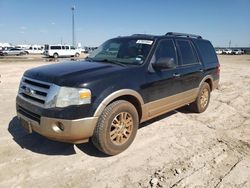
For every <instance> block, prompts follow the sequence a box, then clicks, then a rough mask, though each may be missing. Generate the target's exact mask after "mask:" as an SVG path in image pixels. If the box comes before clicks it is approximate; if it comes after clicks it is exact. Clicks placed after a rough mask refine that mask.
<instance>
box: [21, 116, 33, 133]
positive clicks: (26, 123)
mask: <svg viewBox="0 0 250 188" xmlns="http://www.w3.org/2000/svg"><path fill="white" fill-rule="evenodd" d="M20 122H21V125H22V127H23V128H24V129H25V130H26V131H28V132H29V133H32V127H31V122H30V121H26V120H24V119H23V118H20Z"/></svg>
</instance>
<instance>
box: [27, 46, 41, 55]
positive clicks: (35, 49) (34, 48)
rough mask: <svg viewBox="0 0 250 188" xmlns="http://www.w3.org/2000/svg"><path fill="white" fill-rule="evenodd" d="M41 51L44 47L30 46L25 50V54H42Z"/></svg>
mask: <svg viewBox="0 0 250 188" xmlns="http://www.w3.org/2000/svg"><path fill="white" fill-rule="evenodd" d="M43 52H44V47H43V46H37V45H34V46H31V47H29V48H28V49H26V50H25V53H26V54H42V53H43Z"/></svg>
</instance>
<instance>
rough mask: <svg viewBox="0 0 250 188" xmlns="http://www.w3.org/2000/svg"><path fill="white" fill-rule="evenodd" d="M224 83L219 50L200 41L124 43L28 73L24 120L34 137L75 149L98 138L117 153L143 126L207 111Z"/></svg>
mask: <svg viewBox="0 0 250 188" xmlns="http://www.w3.org/2000/svg"><path fill="white" fill-rule="evenodd" d="M219 77H220V64H219V62H218V58H217V55H216V53H215V50H214V47H213V46H212V44H211V43H210V42H209V41H208V40H205V39H202V37H201V36H197V35H192V34H182V33H172V32H171V33H167V34H166V35H162V36H153V35H132V36H127V37H118V38H113V39H110V40H108V41H106V42H105V43H103V44H102V45H101V46H100V47H98V49H96V50H95V51H93V53H91V54H90V56H89V57H88V58H87V59H86V60H84V61H78V62H67V63H60V64H53V65H47V66H41V67H37V68H34V69H30V70H27V71H26V72H25V73H24V75H23V77H22V80H21V83H20V87H19V91H18V95H17V98H16V107H17V116H18V119H19V120H20V122H21V125H22V126H23V127H24V128H25V129H27V130H28V131H29V132H30V133H32V132H33V131H34V132H38V133H39V134H41V135H44V136H46V137H48V138H50V139H54V140H58V141H63V142H71V143H83V142H87V141H88V140H89V139H90V138H91V140H92V142H93V143H94V145H95V146H96V147H97V148H98V149H99V150H100V151H102V152H104V153H106V154H108V155H116V154H118V153H120V152H122V151H124V150H125V149H126V148H128V147H129V145H130V144H131V143H132V142H133V140H134V138H135V136H136V133H137V129H138V126H139V123H142V122H145V121H147V120H149V119H152V118H154V117H157V116H159V115H162V114H164V113H166V112H169V111H171V110H174V109H177V108H180V107H181V106H185V105H188V108H189V109H190V110H191V111H193V112H196V113H201V112H204V111H205V110H206V109H207V107H208V104H209V102H210V93H211V91H212V90H214V89H215V88H217V87H218V84H219ZM145 139H146V138H145Z"/></svg>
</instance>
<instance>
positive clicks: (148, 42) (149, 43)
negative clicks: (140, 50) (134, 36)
mask: <svg viewBox="0 0 250 188" xmlns="http://www.w3.org/2000/svg"><path fill="white" fill-rule="evenodd" d="M136 43H137V44H148V45H152V44H153V41H152V40H137V41H136Z"/></svg>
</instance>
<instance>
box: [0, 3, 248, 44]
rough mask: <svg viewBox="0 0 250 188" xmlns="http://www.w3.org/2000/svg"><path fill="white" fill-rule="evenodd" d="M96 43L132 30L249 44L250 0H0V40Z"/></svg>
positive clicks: (14, 42) (42, 42) (11, 41)
mask: <svg viewBox="0 0 250 188" xmlns="http://www.w3.org/2000/svg"><path fill="white" fill-rule="evenodd" d="M72 5H75V8H76V9H75V35H76V42H77V43H78V42H79V43H81V44H82V46H99V45H100V44H102V43H103V42H104V41H106V40H108V39H110V38H113V37H117V36H126V35H131V34H135V33H143V34H156V35H163V34H165V33H167V32H170V31H174V32H185V33H194V34H199V35H202V37H203V38H206V39H208V40H210V41H211V42H212V43H213V45H214V46H216V47H223V46H224V47H228V46H229V41H231V46H232V47H240V46H242V47H250V0H237V1H236V0H171V1H170V0H123V1H122V0H106V1H104V0H102V1H101V0H88V1H86V0H0V42H9V43H12V44H16V45H17V44H59V43H61V42H63V43H64V44H71V43H72V11H71V7H72Z"/></svg>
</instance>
